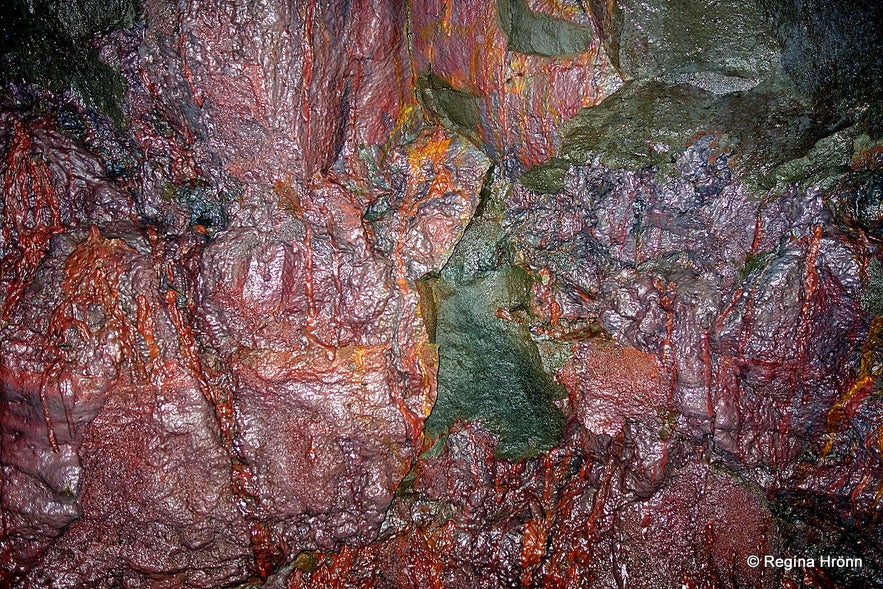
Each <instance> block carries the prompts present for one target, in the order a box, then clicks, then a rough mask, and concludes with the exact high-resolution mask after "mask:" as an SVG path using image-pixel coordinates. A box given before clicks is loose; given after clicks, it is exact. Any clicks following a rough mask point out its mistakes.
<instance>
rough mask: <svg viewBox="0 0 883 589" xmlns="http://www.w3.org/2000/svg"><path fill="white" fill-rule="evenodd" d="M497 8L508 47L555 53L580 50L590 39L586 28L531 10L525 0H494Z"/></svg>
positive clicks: (585, 47)
mask: <svg viewBox="0 0 883 589" xmlns="http://www.w3.org/2000/svg"><path fill="white" fill-rule="evenodd" d="M497 12H498V14H499V16H500V24H501V25H502V29H503V33H505V35H506V39H507V41H508V44H507V48H508V49H509V51H515V52H516V53H526V54H528V55H540V56H543V57H558V56H563V55H575V54H577V53H582V52H583V51H585V50H586V49H588V47H589V43H591V42H592V31H591V30H590V29H588V28H586V27H583V26H580V25H578V24H575V23H572V22H569V21H566V20H564V19H561V18H555V17H553V16H549V15H547V14H541V13H537V12H534V11H533V10H531V9H530V6H528V5H527V1H526V0H497Z"/></svg>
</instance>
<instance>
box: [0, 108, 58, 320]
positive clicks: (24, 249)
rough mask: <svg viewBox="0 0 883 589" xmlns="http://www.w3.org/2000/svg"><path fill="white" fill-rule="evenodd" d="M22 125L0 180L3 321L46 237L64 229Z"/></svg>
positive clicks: (29, 278) (35, 264)
mask: <svg viewBox="0 0 883 589" xmlns="http://www.w3.org/2000/svg"><path fill="white" fill-rule="evenodd" d="M32 149H33V144H32V142H31V136H30V134H29V131H28V129H26V128H25V126H24V125H23V124H22V123H21V122H19V121H15V125H14V127H13V131H12V141H11V144H10V147H9V151H8V152H7V154H6V161H5V164H6V173H5V177H4V179H3V220H2V242H0V245H2V246H3V248H4V249H6V250H7V254H6V255H5V256H3V259H2V260H0V280H3V281H4V282H6V281H7V280H8V281H9V286H8V287H7V289H6V300H5V301H4V302H3V307H2V309H0V321H6V320H7V319H8V318H9V317H10V315H11V314H12V312H13V311H14V310H15V308H16V307H17V306H18V302H19V300H20V299H21V296H22V294H23V293H24V291H25V289H26V288H27V287H28V285H29V284H30V283H31V281H32V280H33V277H34V273H35V272H36V270H37V267H38V266H39V265H40V262H41V261H42V260H43V257H44V256H45V255H46V252H47V251H48V250H49V241H50V240H51V239H52V236H53V235H55V234H56V233H61V232H62V231H63V230H64V227H63V225H62V224H61V215H60V213H59V201H58V195H57V194H56V193H55V188H54V187H53V186H52V177H51V172H50V170H49V166H48V165H47V164H46V162H45V161H43V157H42V154H40V153H32Z"/></svg>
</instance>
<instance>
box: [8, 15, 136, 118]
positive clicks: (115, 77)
mask: <svg viewBox="0 0 883 589" xmlns="http://www.w3.org/2000/svg"><path fill="white" fill-rule="evenodd" d="M0 6H2V13H3V19H2V21H0V63H2V66H0V81H2V82H3V83H21V82H27V83H31V84H34V85H36V86H38V87H42V88H45V89H47V90H50V91H52V92H53V93H56V94H57V93H61V92H64V91H65V90H69V89H70V90H73V91H74V92H76V93H77V94H79V95H80V97H81V98H82V100H83V102H84V104H85V106H87V107H88V108H93V109H95V110H98V111H101V112H103V113H105V114H107V115H108V116H110V117H111V118H112V119H113V120H114V122H115V123H116V124H117V125H119V126H122V119H123V115H122V110H121V107H120V103H121V101H122V99H123V95H124V93H125V90H126V86H125V82H124V81H123V78H122V76H121V75H120V74H119V72H117V71H115V70H114V69H112V68H110V67H108V66H107V65H105V64H104V63H102V62H101V61H100V60H99V58H98V52H97V50H95V49H94V48H93V47H91V46H90V45H89V39H90V38H91V37H92V36H94V35H95V34H97V33H100V32H105V31H111V30H114V29H119V28H128V27H131V26H132V24H133V22H134V19H135V2H134V1H132V0H110V1H107V2H95V1H90V0H79V1H62V0H42V1H39V0H34V1H31V2H26V1H24V0H2V2H0Z"/></svg>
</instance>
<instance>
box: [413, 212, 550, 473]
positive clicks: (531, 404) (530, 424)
mask: <svg viewBox="0 0 883 589" xmlns="http://www.w3.org/2000/svg"><path fill="white" fill-rule="evenodd" d="M486 198H487V196H486ZM500 212H501V211H500V209H499V206H498V205H497V204H496V203H495V202H493V201H491V202H489V203H486V206H485V207H484V209H483V211H482V212H481V214H480V215H479V216H478V217H477V218H475V219H474V220H473V221H472V223H471V224H470V225H469V227H468V228H467V229H466V231H465V233H464V235H463V237H462V239H461V240H460V242H459V243H458V245H457V247H456V248H455V250H454V253H453V254H452V256H451V259H450V260H449V261H448V264H447V265H446V266H445V267H444V269H443V270H442V272H441V276H440V278H439V279H438V280H436V281H435V283H434V285H433V287H432V288H433V291H434V297H435V299H436V301H437V303H436V304H437V316H436V323H435V339H436V342H437V343H438V345H439V372H438V389H439V393H438V400H437V402H436V404H435V408H434V409H433V411H432V414H431V415H430V417H429V419H428V420H427V431H428V433H429V434H430V435H432V436H439V435H441V434H442V433H444V431H445V430H447V429H448V428H449V427H450V426H451V425H452V424H453V423H454V421H455V420H457V419H464V420H467V421H478V422H479V423H481V425H482V426H483V427H484V428H485V429H487V430H488V431H490V432H491V433H493V434H494V435H496V436H497V437H498V438H499V442H498V445H497V449H496V453H497V455H498V456H500V457H502V458H507V459H510V460H518V459H522V458H528V457H532V456H536V455H537V454H539V453H540V452H543V451H545V450H548V449H549V448H551V447H552V446H554V445H555V443H557V441H558V440H559V438H560V436H561V433H562V428H563V426H564V418H563V416H562V414H561V412H560V410H559V409H558V408H557V407H556V406H555V404H554V403H553V399H555V398H557V397H561V396H562V395H563V393H564V391H563V388H562V387H561V386H560V385H558V384H557V383H555V382H554V380H553V379H552V378H551V377H550V376H549V375H548V374H547V373H546V372H544V370H543V361H542V359H541V357H540V353H539V351H538V349H537V345H536V344H535V343H534V341H533V339H532V338H531V334H530V331H529V328H528V326H527V325H525V324H524V323H521V322H518V321H513V320H507V319H502V318H500V317H499V316H498V314H497V313H498V310H502V311H504V312H508V313H509V314H512V315H516V316H517V315H518V314H519V311H524V310H525V308H526V305H527V303H528V301H529V297H530V288H531V283H532V280H533V278H532V277H531V275H530V274H529V273H528V272H527V271H525V270H524V269H522V268H520V267H519V266H516V265H514V264H513V263H512V260H511V255H510V253H509V251H508V250H509V248H508V243H507V242H506V240H505V238H504V236H503V235H502V232H501V229H500V226H499V222H498V220H499V214H500Z"/></svg>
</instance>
